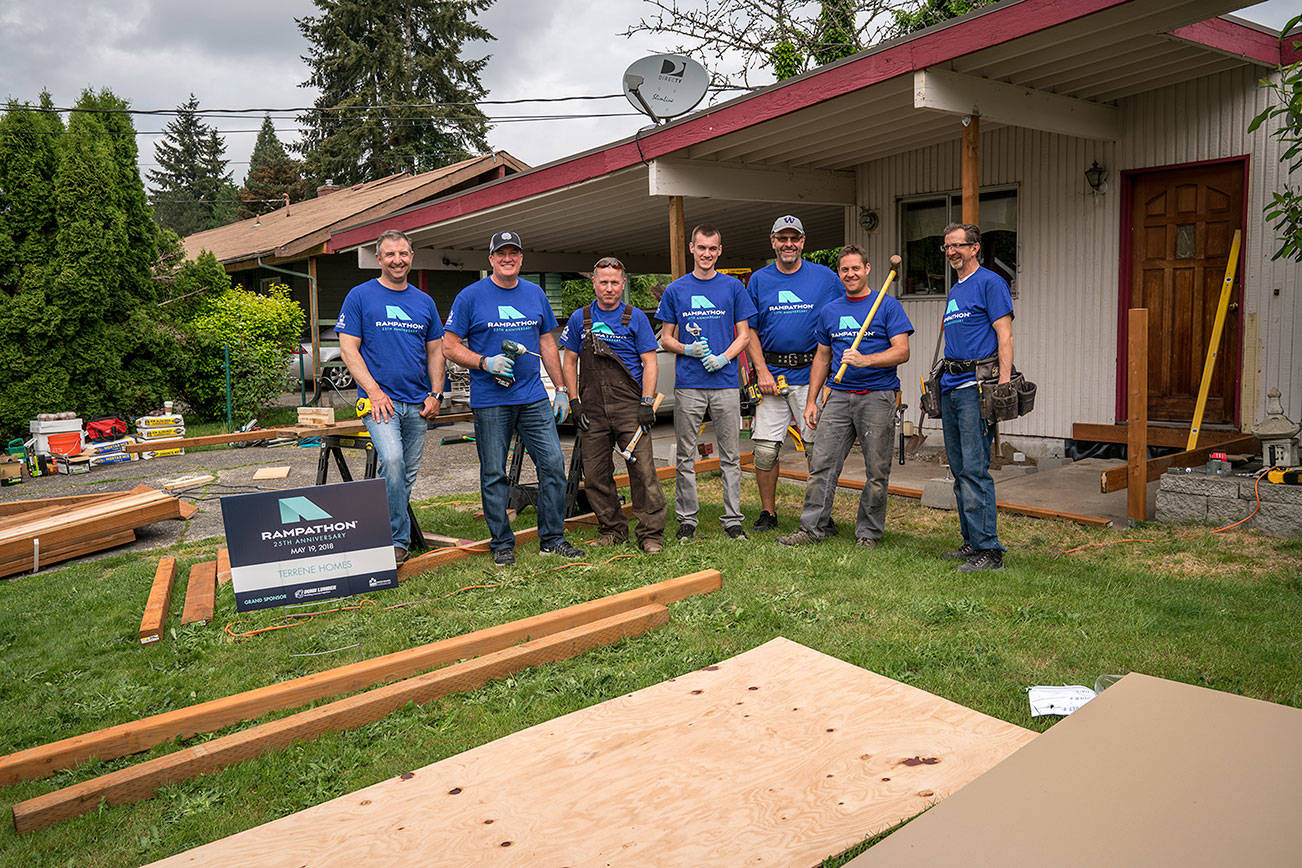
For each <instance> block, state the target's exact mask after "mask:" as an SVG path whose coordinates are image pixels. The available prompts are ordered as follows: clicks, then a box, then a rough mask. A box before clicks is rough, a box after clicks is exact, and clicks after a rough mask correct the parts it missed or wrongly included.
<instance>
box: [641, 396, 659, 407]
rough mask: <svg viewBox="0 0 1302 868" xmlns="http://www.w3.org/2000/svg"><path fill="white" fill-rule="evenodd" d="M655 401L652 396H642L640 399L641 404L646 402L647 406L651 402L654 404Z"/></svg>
mask: <svg viewBox="0 0 1302 868" xmlns="http://www.w3.org/2000/svg"><path fill="white" fill-rule="evenodd" d="M655 402H656V399H655V398H654V397H650V398H643V399H642V403H643V404H646V405H647V406H648V407H649V406H651V405H652V404H654V403H655Z"/></svg>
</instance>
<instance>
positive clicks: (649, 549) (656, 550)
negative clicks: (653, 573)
mask: <svg viewBox="0 0 1302 868" xmlns="http://www.w3.org/2000/svg"><path fill="white" fill-rule="evenodd" d="M664 550H665V544H664V543H662V542H661V541H660V540H658V539H644V540H642V551H644V552H646V553H647V554H649V555H658V554H660V553H661V552H662V551H664Z"/></svg>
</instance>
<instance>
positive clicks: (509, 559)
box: [493, 549, 515, 567]
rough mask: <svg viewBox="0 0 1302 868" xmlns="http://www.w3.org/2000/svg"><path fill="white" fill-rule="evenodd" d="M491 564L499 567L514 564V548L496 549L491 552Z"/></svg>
mask: <svg viewBox="0 0 1302 868" xmlns="http://www.w3.org/2000/svg"><path fill="white" fill-rule="evenodd" d="M493 564H494V565H495V566H499V567H510V566H514V565H515V549H498V550H497V551H495V552H493Z"/></svg>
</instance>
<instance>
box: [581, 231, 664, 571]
mask: <svg viewBox="0 0 1302 868" xmlns="http://www.w3.org/2000/svg"><path fill="white" fill-rule="evenodd" d="M624 279H625V275H624V264H623V263H622V262H620V261H619V260H618V259H615V258H614V257H611V256H608V257H606V258H604V259H602V260H600V261H599V262H598V263H597V264H596V266H595V267H594V268H593V271H592V288H593V290H594V291H595V293H596V296H597V300H596V301H595V302H593V303H592V304H590V305H586V306H585V307H583V308H581V309H579V310H576V311H575V312H574V313H573V314H571V315H570V319H569V321H568V322H567V323H566V324H565V330H564V331H563V332H561V339H560V346H561V347H563V348H564V349H565V350H567V352H566V353H565V358H564V360H563V361H562V365H561V367H562V371H563V373H564V376H565V385H566V386H567V387H568V388H569V391H570V394H571V395H574V396H575V397H574V398H572V399H571V400H570V413H571V415H572V416H573V417H574V424H575V426H576V427H577V428H578V429H579V443H580V446H581V447H582V449H583V480H584V482H583V484H584V488H585V490H586V491H587V493H588V503H589V504H591V506H592V511H593V512H594V513H596V516H597V522H598V525H599V527H600V530H601V536H600V537H599V538H598V539H597V540H596V541H594V542H593V545H598V546H609V545H617V544H619V543H623V542H627V540H628V520H627V519H626V518H625V517H624V513H623V511H622V510H621V509H620V503H619V492H618V491H617V489H616V488H615V459H614V451H615V450H616V449H624V448H626V447H627V446H628V443H629V441H630V440H632V439H633V435H634V434H635V433H636V432H637V431H638V430H639V429H642V430H643V436H642V437H640V438H639V439H638V442H637V446H636V447H635V448H634V449H633V459H634V460H633V461H630V462H628V475H629V480H630V488H631V489H632V495H633V517H634V518H636V519H637V522H638V524H637V538H638V544H639V546H640V547H641V549H642V551H644V552H646V553H647V554H656V553H658V552H660V551H661V550H662V549H663V548H664V533H665V512H666V508H665V495H664V491H663V490H662V489H661V488H660V480H659V479H658V478H657V477H656V466H655V459H654V457H653V455H652V453H651V438H650V437H649V436H646V434H647V432H649V431H650V430H651V427H652V426H653V425H654V424H655V410H654V409H653V406H652V405H653V404H654V399H655V386H656V375H657V373H658V368H657V365H656V348H657V346H658V342H657V341H656V337H655V332H654V331H652V329H651V321H650V320H648V319H647V315H646V314H644V313H643V312H642V311H640V310H638V309H637V308H635V307H633V306H632V305H629V304H627V303H625V302H623V301H622V297H623V294H624Z"/></svg>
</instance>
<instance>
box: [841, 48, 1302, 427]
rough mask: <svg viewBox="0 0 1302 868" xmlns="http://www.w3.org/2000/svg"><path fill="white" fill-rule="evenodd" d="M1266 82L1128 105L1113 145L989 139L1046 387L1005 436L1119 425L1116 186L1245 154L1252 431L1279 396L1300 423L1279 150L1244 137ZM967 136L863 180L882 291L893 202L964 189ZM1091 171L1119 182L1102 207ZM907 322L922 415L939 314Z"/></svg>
mask: <svg viewBox="0 0 1302 868" xmlns="http://www.w3.org/2000/svg"><path fill="white" fill-rule="evenodd" d="M1257 75H1258V71H1257V70H1255V69H1253V68H1249V67H1246V66H1245V67H1243V68H1240V69H1236V70H1232V71H1229V72H1225V73H1220V74H1217V75H1214V76H1208V77H1206V78H1202V79H1198V80H1195V81H1192V82H1188V83H1185V84H1181V85H1175V86H1171V87H1166V88H1162V89H1161V90H1157V91H1153V92H1151V93H1147V94H1142V95H1140V96H1137V97H1133V98H1129V99H1126V100H1123V101H1122V103H1121V104H1120V107H1121V109H1122V116H1123V118H1124V121H1125V133H1124V136H1123V138H1122V140H1121V141H1118V142H1115V143H1114V142H1095V141H1088V140H1084V139H1076V138H1070V137H1066V136H1059V135H1052V134H1048V133H1041V132H1037V131H1034V130H1027V129H1021V128H1013V127H1001V128H995V129H986V130H983V131H982V136H981V184H982V186H983V187H985V186H994V185H1005V184H1017V185H1018V186H1019V196H1018V200H1019V208H1020V213H1019V242H1018V244H1019V250H1018V260H1019V280H1018V286H1017V292H1018V297H1017V298H1016V299H1014V306H1015V308H1016V320H1015V322H1014V326H1013V334H1014V341H1015V347H1016V358H1017V360H1018V367H1019V368H1020V369H1021V370H1023V371H1024V372H1025V373H1026V374H1027V376H1028V377H1029V378H1030V379H1032V380H1033V381H1035V382H1036V383H1038V384H1039V387H1040V391H1039V395H1038V397H1037V399H1036V409H1035V412H1034V413H1033V414H1031V415H1030V416H1027V417H1024V418H1022V419H1019V420H1017V421H1016V422H1013V423H1010V424H1006V425H1003V426H1001V431H1004V432H1005V433H1008V434H1012V435H1027V436H1037V437H1053V438H1066V437H1070V436H1071V425H1072V423H1073V422H1106V423H1110V422H1113V421H1115V417H1116V410H1115V407H1116V366H1117V320H1118V315H1119V310H1118V292H1119V274H1118V272H1119V258H1120V238H1119V233H1120V219H1121V218H1120V207H1121V201H1120V198H1121V197H1120V186H1121V185H1120V180H1119V178H1120V172H1121V171H1123V170H1127V169H1137V168H1147V167H1156V166H1169V165H1172V164H1178V163H1187V162H1197V161H1201V160H1212V159H1218V158H1225V157H1236V156H1241V155H1243V154H1247V153H1251V159H1250V161H1249V176H1248V185H1247V192H1248V223H1247V232H1246V233H1245V234H1246V244H1247V253H1246V256H1247V259H1246V261H1247V268H1246V273H1245V275H1244V308H1245V309H1244V313H1245V314H1248V315H1251V314H1256V315H1257V319H1258V322H1259V333H1260V342H1261V351H1260V352H1259V353H1258V355H1259V356H1260V363H1261V369H1262V374H1261V377H1260V379H1259V380H1258V379H1257V378H1256V377H1254V372H1253V371H1250V370H1248V367H1249V366H1250V365H1251V364H1252V359H1253V356H1254V354H1253V352H1252V351H1251V350H1250V349H1249V351H1248V352H1246V353H1245V370H1244V380H1245V389H1246V388H1250V389H1251V391H1252V394H1249V395H1245V396H1244V400H1243V417H1244V421H1245V424H1246V425H1247V426H1251V424H1252V422H1253V420H1254V419H1256V418H1260V416H1261V415H1262V413H1263V412H1264V410H1263V408H1264V405H1265V392H1266V389H1268V388H1270V387H1271V386H1278V387H1279V389H1280V390H1281V391H1282V392H1283V393H1284V396H1285V401H1286V411H1287V412H1288V413H1289V415H1290V416H1292V417H1293V418H1294V419H1298V418H1302V345H1300V344H1299V342H1298V339H1297V338H1296V337H1295V335H1296V333H1297V332H1298V327H1299V326H1300V325H1302V304H1299V303H1298V299H1297V296H1298V294H1299V292H1302V280H1300V279H1299V271H1300V269H1299V268H1298V267H1297V266H1296V265H1294V264H1291V263H1284V262H1274V263H1272V262H1271V261H1270V255H1271V253H1272V252H1273V250H1274V249H1275V245H1274V239H1273V235H1272V234H1271V232H1270V229H1269V226H1268V225H1267V224H1266V223H1265V221H1264V218H1263V217H1262V205H1263V203H1264V202H1265V197H1266V195H1267V191H1269V190H1274V189H1277V187H1278V186H1279V185H1280V184H1281V183H1282V182H1283V180H1284V177H1283V169H1282V167H1281V166H1280V163H1279V153H1280V148H1279V145H1278V144H1277V143H1275V142H1273V141H1269V140H1268V139H1267V137H1266V135H1265V134H1264V131H1263V130H1259V131H1258V132H1257V133H1256V134H1254V135H1252V136H1249V135H1248V134H1247V127H1248V123H1249V122H1250V121H1251V119H1252V116H1253V115H1254V114H1256V113H1257V112H1258V111H1259V110H1260V109H1261V107H1263V106H1264V104H1265V99H1266V95H1265V94H1264V93H1263V92H1262V91H1261V90H1260V88H1259V87H1258V86H1257ZM960 135H961V128H960V126H959V124H958V121H957V119H956V120H955V122H954V140H953V142H950V143H946V144H942V145H935V146H931V147H926V148H921V149H918V150H915V151H910V152H908V153H904V154H899V155H895V156H891V157H886V158H884V159H881V160H875V161H873V162H869V163H865V164H862V165H860V166H859V167H858V169H857V174H858V184H859V200H860V204H861V205H862V206H863V207H865V208H872V209H873V210H875V211H877V213H878V214H879V215H880V217H881V224H880V226H879V228H878V229H877V231H875V232H874V233H872V234H871V235H868V234H867V233H864V232H863V231H862V230H861V229H860V228H859V227H858V225H857V223H853V222H852V229H853V233H854V234H853V235H852V237H855V239H856V240H857V242H858V243H860V244H862V245H864V247H865V248H866V249H867V250H868V253H869V257H870V259H871V261H872V263H873V265H874V268H875V269H876V271H875V274H876V275H877V276H878V277H879V279H884V278H885V275H886V271H885V270H886V268H888V265H887V262H888V259H889V257H890V255H891V254H892V253H894V252H896V247H897V246H898V243H899V241H898V235H897V231H898V230H897V226H896V223H897V217H898V214H897V212H896V200H897V199H898V198H899V197H901V196H909V195H915V194H920V193H933V192H938V191H945V190H955V189H957V188H958V187H959V185H960V176H959V171H960V170H959V139H960ZM1092 160H1098V161H1099V163H1100V164H1102V165H1104V166H1105V167H1107V169H1108V173H1109V177H1108V181H1107V183H1106V186H1105V187H1104V190H1103V192H1102V193H1100V194H1094V193H1092V192H1091V191H1090V190H1089V186H1088V185H1087V184H1086V182H1085V177H1084V171H1085V169H1086V168H1087V167H1088V166H1089V165H1090V162H1091V161H1092ZM873 282H874V283H877V281H876V280H874V281H873ZM1276 288H1278V289H1279V290H1280V293H1279V295H1278V296H1276V295H1274V290H1275V289H1276ZM904 308H905V311H906V312H907V313H908V315H909V318H910V319H911V320H912V321H913V324H914V327H915V328H916V329H917V332H916V333H915V335H914V337H913V341H912V359H911V360H910V362H909V363H908V364H907V365H905V366H904V367H903V368H902V370H901V379H902V381H903V383H904V390H905V400H906V401H907V402H908V403H909V404H910V406H911V407H912V408H913V409H914V410H916V408H917V395H918V377H919V376H920V375H922V374H924V373H925V372H926V370H927V367H928V366H929V364H930V362H931V353H932V350H933V348H934V346H935V340H936V335H937V332H938V328H939V321H940V316H941V313H942V311H943V301H942V300H940V299H934V298H929V299H919V300H916V301H907V300H906V301H905V302H904ZM1247 337H1250V335H1248V334H1245V338H1247ZM912 415H913V414H912V413H910V416H911V417H912Z"/></svg>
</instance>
